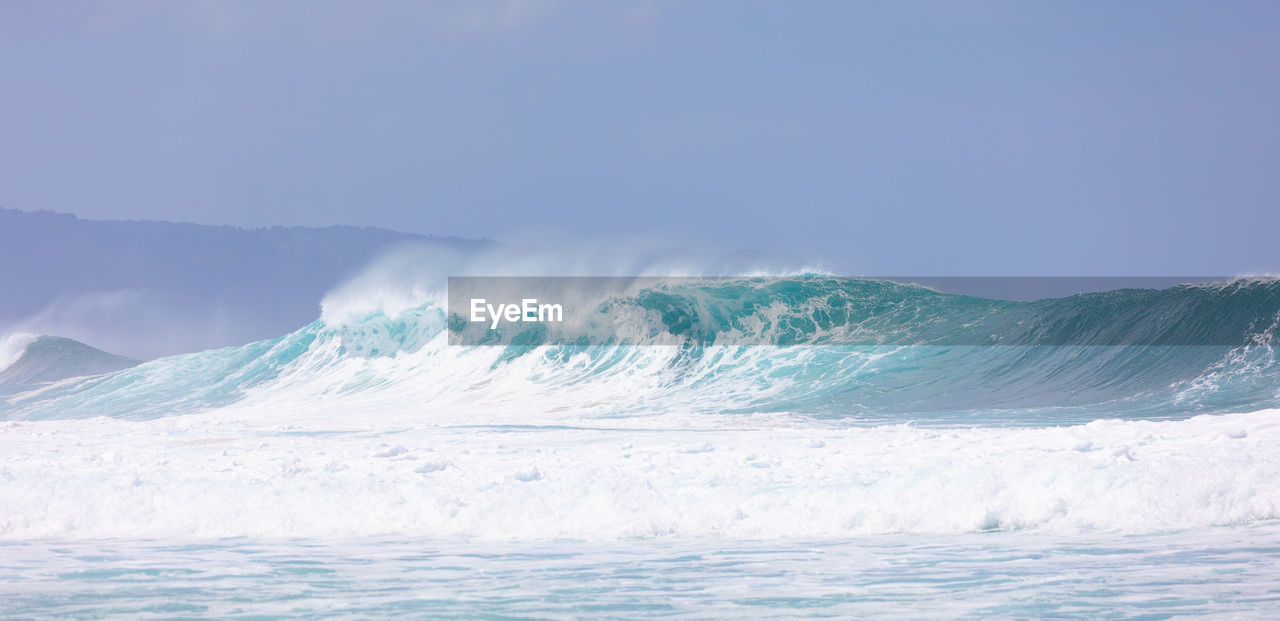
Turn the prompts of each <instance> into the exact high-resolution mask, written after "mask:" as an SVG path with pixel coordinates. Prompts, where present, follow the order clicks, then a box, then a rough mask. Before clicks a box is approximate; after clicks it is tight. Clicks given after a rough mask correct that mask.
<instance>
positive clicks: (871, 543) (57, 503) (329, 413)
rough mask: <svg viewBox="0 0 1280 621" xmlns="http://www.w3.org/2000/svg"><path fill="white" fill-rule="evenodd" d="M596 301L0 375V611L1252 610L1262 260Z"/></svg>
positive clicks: (1267, 468) (1272, 355)
mask: <svg viewBox="0 0 1280 621" xmlns="http://www.w3.org/2000/svg"><path fill="white" fill-rule="evenodd" d="M597 302H599V304H598V306H594V307H591V308H597V309H599V311H600V313H603V314H604V315H602V316H606V315H607V313H608V312H613V311H618V312H621V313H623V316H625V317H630V318H632V319H634V321H632V323H629V324H626V325H623V326H622V327H623V328H626V329H633V330H632V331H631V334H632V335H633V336H632V337H628V338H627V339H621V340H619V339H614V340H608V339H606V341H605V342H602V343H588V344H586V345H582V344H579V343H576V342H575V341H574V339H573V338H571V337H572V335H565V334H561V335H559V337H564V339H563V340H557V338H559V337H557V335H556V334H553V333H551V332H547V331H542V332H538V333H536V334H534V335H533V336H532V337H530V338H532V339H534V340H532V341H529V342H525V343H523V344H521V345H510V346H505V345H500V346H460V345H452V344H450V343H449V341H448V338H447V337H448V334H447V331H448V329H449V328H448V325H449V323H450V321H449V319H448V311H447V310H446V309H445V308H443V307H442V305H441V302H440V301H439V300H434V301H425V302H422V303H415V304H412V305H409V306H407V307H405V308H403V309H399V310H398V311H394V312H392V311H387V310H386V309H382V310H370V309H358V310H356V311H352V312H349V313H346V314H341V313H330V312H329V311H328V310H326V312H325V313H324V314H323V315H322V316H321V318H320V319H318V320H317V321H316V322H314V323H313V324H311V325H308V326H306V327H304V328H302V329H300V330H298V331H296V332H294V333H291V334H288V335H284V336H281V337H279V338H276V339H270V340H265V341H260V342H257V343H252V344H248V345H245V346H241V347H232V348H227V349H222V350H216V351H207V352H200V353H195V354H188V355H184V356H175V357H171V358H163V359H159V360H154V361H150V362H147V363H144V364H142V365H139V366H137V367H133V368H129V369H126V370H122V371H118V372H114V373H108V374H103V375H98V376H93V377H87V378H78V379H71V380H66V381H62V382H58V383H52V384H40V385H8V386H0V456H2V457H0V460H3V461H0V616H3V617H13V618H24V617H39V618H44V617H50V616H65V617H76V618H98V617H111V616H116V617H122V618H136V617H154V618H182V617H214V618H232V617H255V618H276V617H278V618H312V617H317V616H326V615H334V616H342V617H356V618H383V617H391V616H406V617H412V618H420V617H450V616H454V617H465V618H508V617H546V618H581V617H589V618H597V617H606V618H607V617H617V618H637V617H648V618H668V617H685V618H709V617H716V618H724V617H735V616H739V617H764V618H778V617H782V618H794V617H840V618H845V617H866V616H875V617H888V618H912V619H914V618H921V617H973V618H985V617H1012V618H1053V617H1061V618H1169V617H1181V616H1208V617H1213V618H1223V617H1228V618H1230V617H1233V616H1237V617H1244V618H1255V617H1265V616H1267V615H1266V612H1267V611H1270V610H1274V609H1280V601H1278V600H1280V522H1277V520H1280V409H1277V408H1278V407H1280V359H1278V358H1277V355H1276V354H1277V350H1276V347H1275V343H1276V338H1277V337H1278V336H1280V284H1278V283H1277V282H1276V281H1274V280H1270V281H1240V282H1233V283H1228V284H1224V285H1213V286H1209V285H1204V286H1188V287H1177V288H1172V289H1168V290H1164V291H1155V292H1153V291H1135V290H1124V291H1112V292H1103V293H1098V294H1089V295H1086V296H1075V297H1072V298H1065V299H1061V300H1047V301H1040V302H1005V301H993V300H982V299H977V298H969V297H965V296H955V295H949V294H941V293H937V292H933V291H929V290H926V289H922V288H919V287H907V286H903V285H893V284H886V283H873V282H866V281H849V280H840V279H828V278H820V277H808V276H806V277H796V278H787V279H736V280H728V281H726V280H716V281H714V282H712V283H710V284H708V285H705V286H703V285H690V284H689V283H688V282H687V281H686V282H682V283H678V285H672V286H667V285H660V286H658V287H657V289H655V290H651V291H646V292H641V293H640V294H637V295H635V296H633V297H630V298H623V299H613V300H608V301H603V302H600V301H597ZM619 309H620V310H619ZM623 323H625V322H623ZM615 327H617V326H615ZM531 334H532V333H531ZM535 337H536V338H535ZM645 339H649V341H646V340H645ZM749 341H750V342H749ZM23 356H24V358H23V360H25V361H26V363H28V366H33V367H38V368H43V367H41V366H40V365H42V364H45V363H47V362H49V361H50V360H52V358H51V357H50V352H49V351H47V348H44V349H42V348H41V347H39V346H36V347H31V348H29V349H27V350H25V351H24V353H23ZM42 356H43V358H42ZM28 357H29V359H28Z"/></svg>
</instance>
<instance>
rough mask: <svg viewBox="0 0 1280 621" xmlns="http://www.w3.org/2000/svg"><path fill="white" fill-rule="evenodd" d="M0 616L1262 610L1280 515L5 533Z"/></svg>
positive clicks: (1269, 603) (1113, 615)
mask: <svg viewBox="0 0 1280 621" xmlns="http://www.w3.org/2000/svg"><path fill="white" fill-rule="evenodd" d="M0 572H3V574H4V575H5V578H6V579H5V581H4V582H3V583H0V601H2V602H3V607H2V608H0V611H2V612H3V613H4V614H5V616H7V617H10V618H20V617H26V616H30V617H41V618H44V617H77V618H86V617H90V618H101V617H111V616H118V617H133V618H181V617H190V616H199V617H217V618H241V617H253V618H311V617H315V616H321V615H337V616H349V617H360V618H390V617H409V618H421V617H465V618H509V617H535V618H581V617H590V618H614V617H617V618H673V617H674V618H705V617H721V618H723V617H751V618H756V617H773V618H777V617H786V618H835V617H859V616H877V617H886V618H921V617H961V618H988V617H993V616H994V617H1004V618H1107V619H1132V618H1142V619H1165V618H1173V617H1180V616H1186V615H1190V616H1196V615H1208V616H1213V617H1216V618H1224V617H1232V616H1240V617H1246V618H1256V617H1258V616H1261V615H1262V614H1263V613H1262V611H1265V610H1276V609H1280V525H1277V524H1276V523H1266V524H1255V525H1252V526H1247V527H1236V528H1217V529H1210V530H1206V531H1203V532H1199V533H1195V534H1194V535H1191V536H1188V535H1187V534H1185V533H1182V534H1179V533H1170V534H1160V535H1144V536H1121V535H1093V536H1081V535H1074V536H1051V535H1044V534H1030V533H1009V532H993V533H971V534H965V535H955V536H912V537H904V536H891V535H890V536H876V537H860V538H853V539H849V540H844V541H817V542H814V541H809V542H805V541H795V542H791V541H785V542H780V541H717V540H684V541H623V542H614V543H610V544H605V545H600V544H585V543H573V542H544V543H536V544H478V543H468V542H465V541H447V540H435V539H411V538H393V539H372V540H347V541H338V542H327V541H326V542H318V541H307V540H303V541H253V540H223V541H198V542H187V543H182V542H172V541H163V542H161V541H100V542H83V541H80V542H22V543H4V544H0Z"/></svg>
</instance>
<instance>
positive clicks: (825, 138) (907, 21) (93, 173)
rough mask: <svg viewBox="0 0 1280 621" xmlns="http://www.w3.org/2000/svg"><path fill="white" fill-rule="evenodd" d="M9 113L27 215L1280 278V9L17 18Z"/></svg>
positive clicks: (461, 8) (10, 159)
mask: <svg viewBox="0 0 1280 621" xmlns="http://www.w3.org/2000/svg"><path fill="white" fill-rule="evenodd" d="M0 94H2V98H3V102H4V104H3V106H0V136H3V139H0V206H4V207H9V208H14V209H24V210H36V209H52V210H58V211H69V212H73V213H76V214H79V215H81V216H84V217H91V218H148V219H165V220H180V221H192V222H201V223H217V224H237V225H246V226H257V225H271V224H304V225H325V224H360V225H371V226H381V227H387V228H392V229H397V230H403V231H411V232H419V233H431V234H442V235H450V234H451V235H464V236H488V237H496V238H499V239H503V238H525V239H527V238H528V237H529V231H546V232H551V233H554V237H555V238H556V239H557V240H559V241H560V243H573V240H575V239H596V238H607V237H617V236H628V235H634V234H642V235H651V236H657V235H663V236H667V235H669V236H673V237H674V238H676V239H678V240H681V243H685V244H690V245H711V246H720V247H724V248H727V249H731V248H753V249H759V250H764V251H771V252H780V253H787V254H792V255H799V256H802V257H805V258H810V259H816V260H821V261H823V262H824V263H826V264H827V265H828V266H830V267H833V268H836V269H838V270H840V271H843V272H846V273H851V274H864V273H871V274H887V273H898V274H982V275H986V274H1229V273H1243V272H1260V271H1269V272H1277V271H1280V245H1278V244H1277V243H1276V239H1277V237H1280V236H1278V235H1277V234H1276V231H1280V201H1278V200H1277V198H1278V195H1280V122H1278V121H1280V119H1277V112H1276V111H1277V110H1280V3H1275V2H1256V3H1251V2H1225V3H1208V2H1119V3H1117V2H1081V3H1066V2H1052V3H1049V2H1046V3H1028V2H1008V3H990V2H963V3H950V2H931V3H913V2H893V3H888V2H884V3H881V2H876V3H870V2H867V3H861V2H844V1H841V2H710V1H706V2H702V1H699V2H670V3H666V2H639V1H622V2H610V3H604V2H595V3H592V2H519V1H491V0H478V1H472V2H463V1H458V2H425V1H424V2H416V1H413V2H391V1H387V2H377V3H355V2H350V3H333V2H312V1H305V2H304V1H301V0H298V1H294V0H281V1H277V2H163V1H154V2H152V1H148V2H70V3H22V2H6V3H0ZM566 240H567V241H566Z"/></svg>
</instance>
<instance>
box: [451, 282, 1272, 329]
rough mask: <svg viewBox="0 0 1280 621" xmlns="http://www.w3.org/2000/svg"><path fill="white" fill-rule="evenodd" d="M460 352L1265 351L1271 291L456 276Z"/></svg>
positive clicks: (1151, 285) (1238, 286)
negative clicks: (849, 348)
mask: <svg viewBox="0 0 1280 621" xmlns="http://www.w3.org/2000/svg"><path fill="white" fill-rule="evenodd" d="M448 298H449V299H448V329H449V342H450V344H453V345H460V346H539V345H559V346H583V347H586V346H595V345H612V344H634V345H656V346H695V347H696V346H712V345H734V346H750V345H764V346H795V345H853V346H903V345H940V346H980V345H1014V346H1019V345H1021V346H1026V345H1108V346H1111V345H1171V346H1172V345H1201V346H1233V347H1234V346H1244V345H1250V344H1255V343H1256V344H1268V345H1269V344H1270V343H1272V342H1273V340H1274V339H1275V337H1276V335H1277V332H1278V324H1280V281H1277V280H1276V279H1274V278H1207V277H1188V278H1177V277H1043V278H1038V277H866V278H862V277H859V278H852V277H836V276H817V275H807V276H785V277H715V278H707V277H451V278H449V293H448Z"/></svg>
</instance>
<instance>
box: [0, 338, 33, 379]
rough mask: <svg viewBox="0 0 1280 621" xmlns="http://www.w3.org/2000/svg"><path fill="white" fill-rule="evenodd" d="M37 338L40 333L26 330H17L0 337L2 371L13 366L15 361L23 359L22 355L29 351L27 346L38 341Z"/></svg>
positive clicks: (0, 367) (0, 366) (0, 364)
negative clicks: (29, 332)
mask: <svg viewBox="0 0 1280 621" xmlns="http://www.w3.org/2000/svg"><path fill="white" fill-rule="evenodd" d="M37 338H39V335H36V334H28V333H26V332H15V333H13V334H8V335H5V336H4V337H0V371H4V370H5V369H8V368H9V367H11V366H13V363H15V362H17V361H19V360H21V359H22V355H23V354H25V353H27V347H29V346H30V345H31V344H32V343H34V342H36V339H37Z"/></svg>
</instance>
